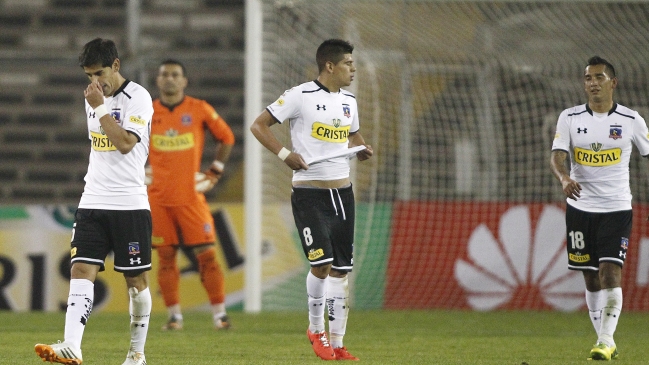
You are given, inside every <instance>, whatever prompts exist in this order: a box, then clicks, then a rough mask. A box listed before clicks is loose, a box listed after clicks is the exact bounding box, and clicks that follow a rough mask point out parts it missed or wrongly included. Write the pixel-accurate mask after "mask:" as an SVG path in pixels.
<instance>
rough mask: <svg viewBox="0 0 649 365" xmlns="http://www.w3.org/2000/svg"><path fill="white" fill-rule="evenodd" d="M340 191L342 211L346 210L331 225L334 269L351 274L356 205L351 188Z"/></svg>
mask: <svg viewBox="0 0 649 365" xmlns="http://www.w3.org/2000/svg"><path fill="white" fill-rule="evenodd" d="M339 190H340V192H339V193H340V198H341V199H340V201H339V204H340V209H344V210H345V214H344V216H343V215H342V214H339V215H338V216H337V217H336V219H335V221H334V222H332V223H331V225H332V227H331V237H332V238H331V245H332V247H333V257H334V261H333V264H332V266H331V268H332V269H334V270H337V271H341V272H350V271H352V267H353V265H354V221H355V219H356V205H355V202H354V194H353V192H352V190H351V187H349V188H348V189H339Z"/></svg>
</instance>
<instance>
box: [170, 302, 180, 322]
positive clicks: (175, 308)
mask: <svg viewBox="0 0 649 365" xmlns="http://www.w3.org/2000/svg"><path fill="white" fill-rule="evenodd" d="M167 312H168V313H169V318H172V317H173V318H176V319H180V320H182V319H183V312H182V310H181V309H180V304H174V305H172V306H169V307H167Z"/></svg>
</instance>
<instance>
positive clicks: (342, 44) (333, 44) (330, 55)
mask: <svg viewBox="0 0 649 365" xmlns="http://www.w3.org/2000/svg"><path fill="white" fill-rule="evenodd" d="M353 51H354V46H353V45H351V44H350V43H349V42H347V41H345V40H342V39H327V40H326V41H324V42H322V44H320V47H318V50H317V51H316V53H315V61H316V63H317V64H318V72H322V70H324V68H325V65H326V64H327V62H333V63H338V62H340V60H342V59H343V56H344V55H345V54H348V53H350V54H351V53H352V52H353Z"/></svg>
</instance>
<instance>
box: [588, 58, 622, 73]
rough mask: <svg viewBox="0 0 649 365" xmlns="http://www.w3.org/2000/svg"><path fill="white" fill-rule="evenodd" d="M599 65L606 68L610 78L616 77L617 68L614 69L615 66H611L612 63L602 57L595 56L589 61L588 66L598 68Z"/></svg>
mask: <svg viewBox="0 0 649 365" xmlns="http://www.w3.org/2000/svg"><path fill="white" fill-rule="evenodd" d="M597 65H604V66H606V68H605V70H606V71H608V76H609V77H610V78H614V77H615V67H613V65H611V63H610V62H608V61H607V60H605V59H603V58H602V57H600V56H593V57H591V58H589V59H588V65H587V66H597Z"/></svg>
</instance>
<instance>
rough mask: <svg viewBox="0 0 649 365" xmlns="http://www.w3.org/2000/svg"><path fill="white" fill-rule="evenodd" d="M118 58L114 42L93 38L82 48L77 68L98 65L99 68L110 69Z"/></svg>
mask: <svg viewBox="0 0 649 365" xmlns="http://www.w3.org/2000/svg"><path fill="white" fill-rule="evenodd" d="M117 58H119V56H118V55H117V47H116V46H115V42H113V41H111V40H110V39H101V38H95V39H93V40H91V41H90V42H88V43H86V45H85V46H83V51H81V54H80V55H79V66H81V67H90V66H94V65H98V64H100V65H101V67H111V66H112V65H113V62H115V60H116V59H117Z"/></svg>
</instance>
